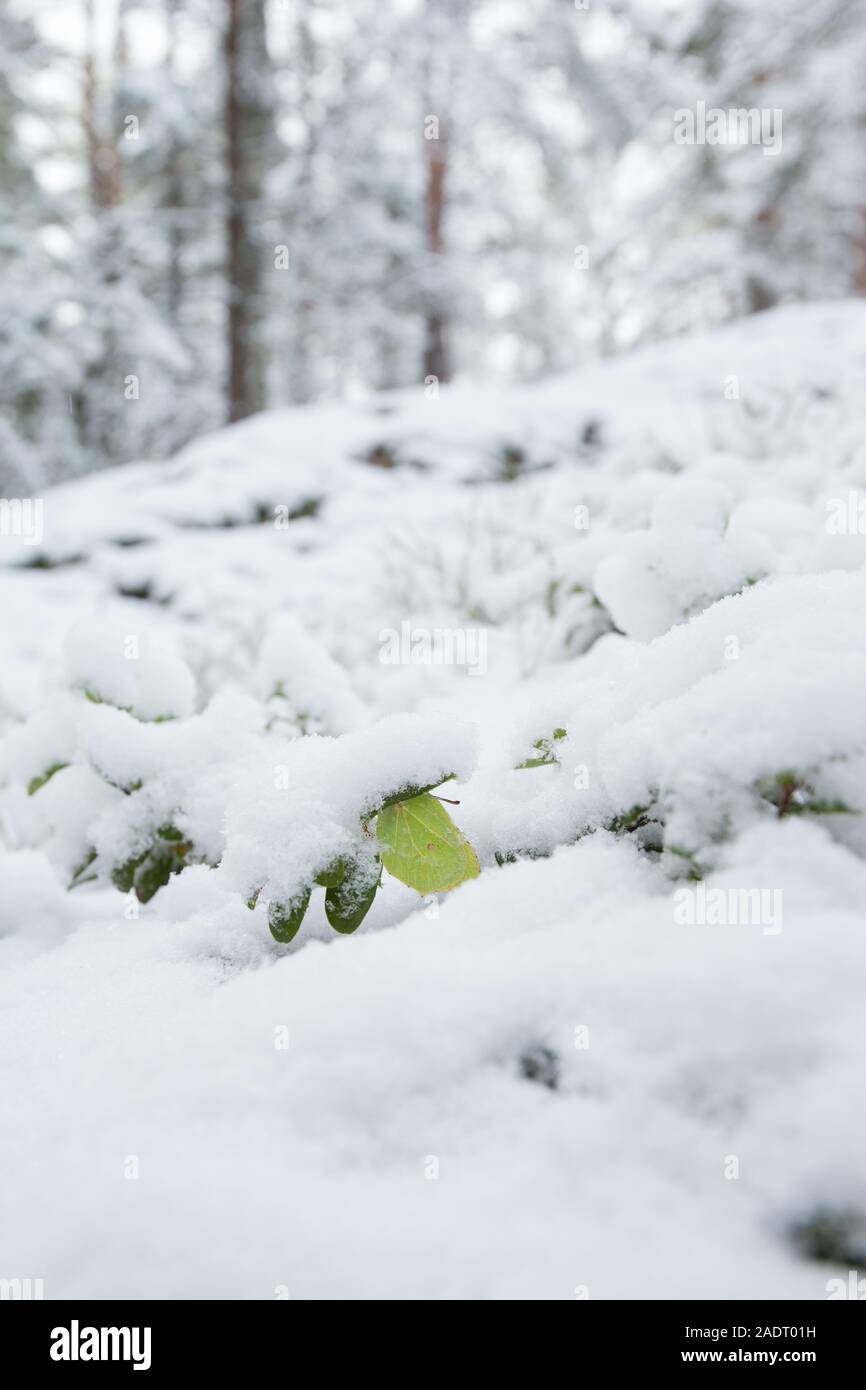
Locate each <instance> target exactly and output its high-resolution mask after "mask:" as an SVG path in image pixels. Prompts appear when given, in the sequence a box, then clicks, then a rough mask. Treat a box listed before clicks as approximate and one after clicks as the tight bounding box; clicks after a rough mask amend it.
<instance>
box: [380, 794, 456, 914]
mask: <svg viewBox="0 0 866 1390" xmlns="http://www.w3.org/2000/svg"><path fill="white" fill-rule="evenodd" d="M376 834H377V835H378V837H379V843H380V845H381V846H382V863H383V864H384V865H385V868H386V869H387V870H388V872H389V874H393V875H394V877H395V878H399V880H400V882H401V883H405V884H407V885H408V886H409V887H410V888H414V889H415V890H416V892H418V893H424V894H426V893H447V892H449V890H450V889H452V888H456V887H457V885H458V884H460V883H463V882H465V880H466V879H468V878H477V876H478V874H479V873H480V872H481V870H480V867H479V864H478V856H477V854H476V853H475V850H474V849H473V848H472V846H471V845H470V843H469V841H468V840H467V839H466V836H465V835H464V834H463V832H462V831H461V830H458V828H457V826H456V825H455V824H454V822H453V820H452V819H451V817H450V816H449V814H448V812H447V811H446V810H445V808H444V806H442V805H441V804H440V802H438V801H437V800H436V798H435V797H432V796H430V795H429V793H427V792H424V793H422V794H421V796H415V797H412V798H411V799H410V800H407V801H398V802H396V803H395V804H394V805H392V806H386V807H385V808H384V810H383V811H381V812H380V814H379V817H378V820H377V822H376Z"/></svg>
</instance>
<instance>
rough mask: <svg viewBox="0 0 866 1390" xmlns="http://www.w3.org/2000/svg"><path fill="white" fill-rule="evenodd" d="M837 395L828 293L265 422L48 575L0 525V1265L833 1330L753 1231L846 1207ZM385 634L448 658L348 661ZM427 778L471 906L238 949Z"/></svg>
mask: <svg viewBox="0 0 866 1390" xmlns="http://www.w3.org/2000/svg"><path fill="white" fill-rule="evenodd" d="M831 347H832V350H833V372H832V373H830V372H829V370H828V366H827V361H828V359H827V353H828V351H829V350H830V348H831ZM864 367H866V308H864V306H863V305H861V304H850V305H844V304H841V305H834V306H830V305H826V306H816V307H812V308H808V309H807V308H797V309H795V308H788V309H784V310H780V311H777V312H775V313H773V314H768V315H763V316H760V317H759V318H757V319H754V320H749V321H747V322H745V323H743V324H741V325H739V326H736V327H731V328H728V329H724V330H721V331H719V332H717V333H715V334H711V335H708V336H706V337H704V338H700V339H695V340H692V341H690V342H687V343H685V342H684V343H676V344H670V345H667V346H665V347H662V348H657V349H652V350H646V351H642V352H640V353H636V354H634V355H633V356H631V357H627V358H624V359H622V360H621V361H617V362H613V363H608V364H605V365H602V366H598V367H593V368H591V369H589V370H587V371H586V372H584V373H582V374H580V375H578V376H572V377H569V378H559V379H555V380H552V381H550V382H547V383H540V384H538V385H537V386H535V387H531V388H529V387H526V388H520V389H517V388H512V389H509V390H508V391H501V392H496V391H494V390H493V389H492V388H483V389H482V388H473V387H471V386H466V387H462V388H455V390H454V391H453V392H449V391H443V392H442V395H441V397H440V399H439V400H437V401H435V402H433V401H428V400H427V399H425V398H423V396H422V394H421V393H417V394H413V393H400V394H399V395H396V396H395V397H394V399H393V400H392V401H391V400H390V399H389V403H388V407H387V408H388V414H387V415H384V416H383V415H382V414H381V413H379V414H377V412H376V411H375V410H374V409H373V408H372V407H370V406H361V405H358V406H325V405H317V406H314V407H310V408H309V409H308V410H297V411H292V412H288V411H286V412H279V413H276V414H274V415H265V416H261V417H257V418H256V419H254V420H251V421H249V422H246V423H245V424H243V425H239V426H235V427H232V428H231V429H229V430H226V431H224V432H222V433H220V434H218V435H215V436H212V437H210V438H208V439H204V440H202V441H199V442H198V443H197V444H195V445H194V446H191V447H189V448H188V449H186V450H185V451H184V453H183V454H182V455H180V456H179V457H178V458H177V459H175V460H173V461H172V462H170V463H168V464H135V465H131V466H130V467H128V468H124V469H118V470H114V471H111V472H106V473H104V474H100V475H98V476H93V477H90V478H87V479H84V480H82V481H81V482H79V483H76V484H70V485H66V486H64V487H63V488H58V489H56V490H54V491H53V492H49V493H48V494H47V495H46V498H45V535H44V541H43V543H42V546H41V547H40V548H39V551H38V554H39V556H40V560H41V564H42V567H34V566H33V564H32V552H33V549H34V548H33V547H32V546H31V547H28V555H27V556H25V557H24V558H23V559H22V554H21V552H20V550H19V548H18V547H17V545H16V542H15V541H14V539H13V538H11V537H4V538H3V540H2V542H0V562H4V563H5V568H4V570H3V583H4V585H5V586H6V588H7V592H8V596H9V597H8V620H6V618H7V615H6V613H4V627H3V633H2V637H0V734H2V737H0V967H2V969H0V1000H2V1008H0V1017H2V1019H3V1022H2V1025H0V1026H2V1031H3V1040H2V1041H3V1046H2V1048H0V1059H2V1060H0V1134H2V1136H3V1138H2V1141H0V1145H2V1162H3V1171H4V1173H5V1174H6V1175H7V1180H6V1181H5V1182H4V1184H3V1190H2V1197H0V1204H2V1213H0V1229H2V1231H3V1266H4V1268H3V1272H8V1273H9V1274H10V1275H11V1274H12V1273H14V1272H16V1271H18V1272H21V1273H29V1274H31V1275H32V1276H33V1277H40V1278H43V1279H44V1280H45V1284H46V1292H47V1296H49V1297H65V1296H69V1297H72V1296H85V1297H100V1296H101V1297H106V1296H114V1297H124V1298H126V1297H163V1298H165V1297H168V1298H171V1297H185V1298H191V1297H214V1298H216V1297H221V1298H235V1297H248V1298H273V1297H275V1296H277V1297H280V1296H283V1292H286V1291H287V1292H288V1295H289V1296H290V1297H292V1298H301V1299H304V1298H326V1299H341V1298H358V1297H363V1298H371V1297H372V1298H425V1299H426V1298H433V1299H441V1298H461V1299H462V1298H472V1299H475V1298H481V1299H488V1298H494V1299H498V1298H531V1299H536V1298H544V1299H548V1298H549V1299H571V1298H575V1297H576V1296H583V1291H584V1290H586V1291H588V1296H589V1297H590V1298H605V1297H612V1298H634V1297H646V1296H652V1297H660V1298H665V1297H700V1298H711V1297H722V1298H724V1297H746V1298H769V1297H780V1298H789V1299H797V1298H806V1299H811V1298H823V1297H826V1284H827V1280H828V1279H829V1278H831V1277H833V1276H835V1275H837V1274H839V1273H842V1274H843V1276H844V1275H845V1274H846V1273H847V1265H846V1264H845V1263H844V1261H842V1262H841V1263H840V1264H839V1265H838V1266H837V1265H829V1264H824V1263H819V1262H817V1261H814V1260H812V1259H810V1258H808V1256H807V1254H804V1252H803V1250H802V1249H801V1248H798V1245H797V1241H796V1239H795V1232H796V1231H797V1229H798V1228H801V1227H802V1226H803V1225H804V1224H806V1225H808V1223H809V1222H810V1221H811V1220H814V1219H815V1218H816V1216H818V1215H819V1214H820V1213H822V1212H826V1211H833V1212H839V1213H855V1214H856V1213H860V1214H862V1213H863V1212H864V1211H866V1175H864V1171H863V1165H862V1152H863V1147H864V1141H866V1119H864V1116H866V1107H864V1106H863V1104H862V1103H858V1099H859V1098H860V1097H861V1096H862V1074H863V1060H864V1048H866V1019H864V1013H863V1009H862V998H863V991H864V987H866V949H864V938H863V913H862V903H863V900H864V891H866V866H864V858H866V838H864V822H863V812H864V810H866V804H864V796H863V790H862V789H863V786H864V784H866V776H864V774H866V723H864V710H866V629H864V624H863V613H864V611H866V573H864V569H866V564H864V562H866V548H864V536H863V535H861V534H859V533H858V532H857V528H856V527H854V528H851V527H850V526H849V527H848V528H847V533H846V532H845V531H843V532H842V533H839V532H838V530H834V529H833V528H832V527H830V526H828V516H829V515H830V510H831V504H832V503H833V500H834V499H846V498H847V497H848V495H849V493H853V494H854V496H855V500H856V497H857V496H859V495H860V489H861V488H862V489H866V473H864V464H866V420H864V416H863V412H862V405H861V404H860V400H861V399H862V396H858V392H861V391H862V386H863V377H864ZM732 374H735V375H737V376H738V377H739V381H740V387H741V392H742V397H741V398H740V399H735V400H728V399H725V398H724V395H723V392H724V383H725V380H726V379H727V378H728V377H730V376H731V375H732ZM828 378H831V379H832V380H831V386H828ZM816 385H820V387H821V389H822V390H831V392H832V394H831V395H830V396H829V397H826V396H824V395H821V396H818V395H816V394H815V387H816ZM810 401H811V403H812V405H813V406H814V407H815V409H816V410H817V411H818V415H817V420H818V423H817V424H816V416H815V414H814V412H813V411H812V409H811V407H810V405H809V402H810ZM804 403H805V404H804ZM590 420H594V421H596V422H597V423H598V438H599V441H600V442H599V443H597V444H594V445H592V446H591V447H590V446H586V445H584V444H583V443H581V442H580V441H581V440H582V439H583V438H584V431H585V426H586V424H587V422H588V421H590ZM385 440H387V442H388V443H389V444H390V446H391V447H392V448H393V450H394V453H395V456H396V457H397V458H398V460H405V462H402V463H399V464H398V466H397V467H394V468H391V469H382V468H378V467H375V466H372V465H370V464H367V463H364V462H362V461H360V460H361V459H362V458H363V456H364V455H365V454H368V453H369V451H370V449H371V448H372V447H374V445H375V444H377V443H380V444H381V443H382V442H383V441H385ZM504 446H508V447H509V448H519V449H520V450H521V451H522V456H523V458H524V459H525V461H526V462H525V467H524V468H523V470H522V471H520V470H518V476H517V477H516V478H515V479H514V480H513V481H503V480H502V478H501V473H500V468H501V457H502V449H503V447H504ZM413 461H414V462H413ZM419 462H420V463H423V464H424V465H425V466H424V467H423V468H421V467H417V466H415V465H416V464H417V463H419ZM313 497H315V498H316V499H318V502H317V505H316V506H315V507H310V506H305V505H304V504H305V503H307V502H309V501H310V499H311V498H313ZM281 507H282V508H285V509H286V511H285V513H284V512H283V511H281V510H280V508H281ZM581 508H585V509H586V512H585V513H583V512H581V511H580V510H579V509H581ZM288 513H292V516H291V519H287V515H288ZM578 521H579V523H580V524H576V522H578ZM227 522H231V523H232V524H231V525H227V524H225V523H227ZM587 522H588V524H586V523H587ZM852 529H853V533H852ZM864 531H866V527H864ZM133 540H134V541H136V544H134V545H131V544H129V542H130V541H133ZM76 557H77V558H76ZM25 565H26V566H27V567H26V568H25V567H22V566H25ZM134 595H135V596H134ZM403 623H408V624H409V626H410V630H411V631H412V632H413V633H415V634H418V633H421V634H425V633H427V634H430V633H437V632H438V633H440V634H441V633H442V632H448V633H451V634H454V633H457V634H462V635H463V636H464V637H466V636H467V635H468V634H470V633H471V634H472V635H473V636H474V638H475V639H476V640H480V639H481V637H483V645H484V651H485V664H484V668H483V670H477V671H475V672H474V673H473V672H472V670H471V669H469V667H468V666H467V664H466V663H465V662H463V663H461V662H460V661H451V662H447V661H444V662H438V661H436V660H434V659H432V658H430V657H429V652H428V659H426V660H422V659H418V660H409V661H407V662H403V663H402V664H398V665H392V664H390V663H389V662H388V661H387V660H385V659H383V635H382V634H383V632H385V631H386V630H389V629H393V630H395V631H398V632H399V631H400V628H401V624H403ZM468 649H469V648H468V647H467V650H468ZM86 692H89V696H88V694H87V693H86ZM554 730H557V731H559V730H564V734H563V735H562V736H557V737H556V738H554ZM539 740H542V741H544V740H547V743H546V744H545V745H544V746H545V747H547V748H549V749H550V750H551V756H552V757H553V758H555V760H554V761H551V762H550V763H549V764H547V765H544V766H537V767H519V764H520V763H523V762H525V761H527V760H531V759H532V758H533V757H534V756H535V757H537V755H538V752H539V749H538V742H539ZM48 772H51V776H50V777H49V779H48V780H47V781H46V782H45V783H44V785H42V786H41V787H40V788H39V789H38V790H35V791H33V794H32V795H28V785H30V784H32V782H33V779H34V778H40V777H42V776H44V775H45V774H47V773H48ZM451 774H454V778H455V780H452V781H449V782H448V784H447V786H445V787H442V788H441V794H442V795H444V796H447V797H450V798H452V799H454V800H456V801H457V802H458V805H456V806H453V807H449V810H450V811H451V812H452V814H453V817H454V819H455V821H456V822H457V824H458V825H459V826H460V827H461V829H462V830H463V831H464V832H465V834H466V835H467V836H468V837H469V839H470V841H471V842H472V844H473V845H474V847H475V849H476V851H477V853H478V856H479V860H480V862H481V866H482V871H481V875H480V877H479V878H477V879H475V880H473V881H471V882H468V883H466V884H464V885H463V886H462V887H460V888H458V889H457V890H455V891H454V892H452V893H449V894H447V895H444V896H442V897H441V898H439V899H438V900H437V899H436V898H428V899H422V898H419V896H418V895H417V894H416V893H414V892H413V891H412V890H411V889H409V888H406V887H405V886H404V885H403V884H401V883H399V882H397V881H396V880H395V879H393V878H390V877H389V876H388V875H387V874H385V876H384V880H383V884H382V888H381V890H380V891H379V892H378V893H377V895H376V899H375V901H374V904H373V907H372V909H371V911H370V913H369V914H368V916H367V918H366V919H365V920H364V923H363V924H362V926H361V928H360V929H359V930H358V931H357V932H356V933H355V934H354V935H352V936H346V937H343V936H339V935H337V934H335V933H334V932H333V931H332V930H331V929H330V927H329V926H328V923H327V921H326V918H325V913H324V909H323V901H322V898H323V895H322V890H321V889H315V890H314V892H313V896H312V899H311V903H310V908H309V911H308V914H307V916H306V918H305V920H304V924H303V927H302V929H301V931H300V933H299V934H298V936H297V937H296V938H295V939H294V940H293V941H292V942H291V943H290V944H289V945H287V946H280V945H278V944H277V943H276V942H274V941H273V939H272V938H271V936H270V933H269V930H268V925H267V903H268V901H270V900H278V901H281V902H286V901H290V900H293V899H296V898H297V896H298V894H300V893H302V892H303V890H304V887H305V886H306V885H309V883H310V882H311V881H312V880H313V879H314V878H315V877H316V876H317V874H319V873H320V872H321V871H322V870H324V869H326V868H327V867H328V865H329V864H330V863H332V862H333V860H334V859H335V858H338V857H341V856H343V855H345V854H356V855H360V856H361V857H362V858H363V857H364V856H365V855H366V856H367V857H369V855H370V850H371V844H370V840H371V837H370V834H369V825H368V822H369V821H370V819H371V818H372V816H373V815H374V814H375V809H376V807H377V806H378V805H379V804H381V802H382V800H384V799H385V798H386V797H388V796H391V795H394V794H395V793H396V792H398V791H400V790H401V789H403V788H405V787H407V786H428V785H433V786H438V784H439V783H440V782H442V781H443V780H444V779H445V778H446V777H449V775H451ZM786 787H787V791H786V790H785V788H786ZM780 809H783V810H786V811H788V812H790V813H789V814H783V815H780V814H779V811H780ZM166 826H171V827H173V828H174V829H175V830H176V831H177V832H178V834H179V835H180V836H181V837H182V839H183V841H184V843H185V844H188V845H190V846H191V847H192V850H191V854H190V859H191V862H190V863H189V865H188V867H186V868H184V869H183V870H182V872H179V873H177V874H175V875H174V876H173V877H172V878H171V879H170V880H169V881H168V883H167V884H166V885H165V886H164V887H162V888H161V889H160V890H159V891H158V892H157V893H156V895H155V896H154V897H153V898H152V899H151V900H150V901H149V902H146V903H139V902H137V901H136V900H135V899H134V898H133V897H132V896H131V895H130V894H128V893H126V892H124V891H121V890H119V889H117V888H114V887H112V885H111V874H112V871H113V870H115V869H116V868H117V867H118V866H119V865H122V864H123V863H125V862H126V861H128V860H130V859H132V858H134V857H135V856H136V855H138V854H140V853H142V852H144V850H146V848H147V846H148V845H149V844H150V843H151V842H152V838H153V836H154V835H155V834H157V833H158V832H159V830H160V828H161V827H163V828H164V827H166ZM93 852H95V857H94V858H93V859H92V861H91V862H90V867H89V869H88V870H87V874H86V875H85V876H84V877H83V881H82V882H81V883H80V884H79V885H78V886H76V887H73V888H69V889H68V887H67V886H68V884H69V882H70V879H71V877H72V876H73V875H74V874H75V873H76V870H77V869H79V867H80V866H81V864H82V863H83V861H84V860H85V858H86V856H87V855H88V854H91V853H93ZM255 895H258V897H257V898H256V900H255V902H254V905H253V906H252V907H251V906H248V902H250V901H252V900H253V899H254V898H255ZM678 895H679V896H678ZM678 903H679V904H680V905H681V904H683V903H686V904H687V906H688V907H689V910H690V911H691V914H692V915H691V918H690V920H688V921H684V920H683V917H682V913H681V912H679V911H678ZM743 904H746V905H747V906H748V911H746V912H745V913H741V909H742V907H743ZM738 914H740V915H738ZM533 1078H534V1079H533ZM732 1169H736V1175H735V1176H732ZM854 1253H856V1252H854ZM851 1258H854V1255H853V1254H852V1255H851ZM840 1259H841V1257H840Z"/></svg>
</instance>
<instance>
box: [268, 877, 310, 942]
mask: <svg viewBox="0 0 866 1390" xmlns="http://www.w3.org/2000/svg"><path fill="white" fill-rule="evenodd" d="M311 891H312V890H311V889H309V888H307V889H306V890H305V891H304V892H303V893H301V894H300V896H299V897H297V898H295V899H294V901H293V902H290V903H278V902H270V903H268V926H269V927H270V929H271V936H272V937H273V938H274V940H275V941H279V942H280V944H281V945H282V946H285V945H287V944H288V943H289V942H290V941H293V940H294V938H295V937H296V936H297V934H298V932H299V930H300V927H301V923H302V922H303V920H304V914H305V913H306V911H307V908H308V907H309V905H310V893H311Z"/></svg>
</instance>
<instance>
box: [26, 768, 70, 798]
mask: <svg viewBox="0 0 866 1390" xmlns="http://www.w3.org/2000/svg"><path fill="white" fill-rule="evenodd" d="M68 766H69V764H68V763H52V764H51V766H50V767H49V768H47V769H46V771H45V772H43V773H42V774H41V775H40V776H39V777H31V778H30V781H29V782H28V783H27V795H28V796H34V795H35V794H36V792H38V791H39V789H40V787H44V786H45V783H46V782H50V781H51V778H52V777H53V776H54V774H55V772H62V771H63V769H64V768H65V767H68Z"/></svg>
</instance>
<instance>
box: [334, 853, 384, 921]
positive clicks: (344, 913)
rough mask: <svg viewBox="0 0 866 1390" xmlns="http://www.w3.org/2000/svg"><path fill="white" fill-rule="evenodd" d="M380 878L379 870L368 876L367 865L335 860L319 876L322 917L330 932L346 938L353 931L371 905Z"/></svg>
mask: <svg viewBox="0 0 866 1390" xmlns="http://www.w3.org/2000/svg"><path fill="white" fill-rule="evenodd" d="M381 876H382V873H381V868H380V870H379V872H378V873H373V874H371V873H370V869H369V866H368V865H366V864H360V863H359V862H358V861H357V860H355V861H354V862H353V863H351V862H347V861H346V860H344V859H340V860H338V861H337V863H336V865H335V866H334V867H333V868H332V869H331V870H329V871H328V873H327V875H320V880H319V881H321V880H322V879H323V878H327V882H326V883H325V916H326V917H327V919H328V921H329V922H330V924H331V926H332V927H333V928H334V931H338V932H343V933H344V934H346V935H348V934H349V933H350V932H353V931H357V929H358V927H360V925H361V923H362V922H363V920H364V918H365V917H366V915H367V913H368V912H369V911H370V908H371V907H372V906H373V899H374V898H375V896H376V890H377V889H378V887H379V881H380V879H381Z"/></svg>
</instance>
